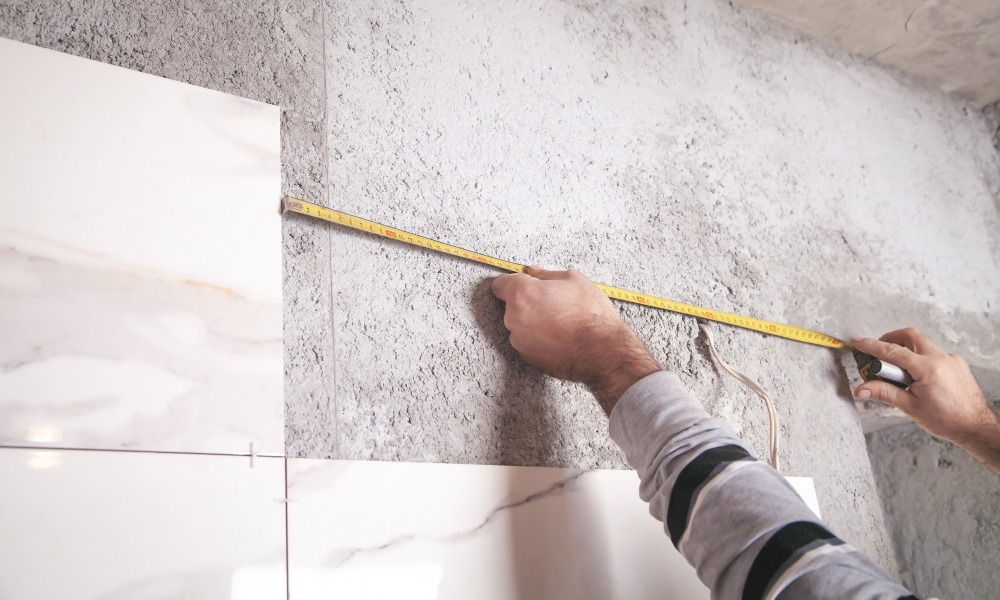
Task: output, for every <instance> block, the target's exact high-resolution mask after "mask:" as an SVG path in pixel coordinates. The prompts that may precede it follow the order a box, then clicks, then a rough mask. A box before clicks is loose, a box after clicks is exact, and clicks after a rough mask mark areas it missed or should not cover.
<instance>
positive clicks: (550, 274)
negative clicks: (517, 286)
mask: <svg viewBox="0 0 1000 600" xmlns="http://www.w3.org/2000/svg"><path fill="white" fill-rule="evenodd" d="M525 272H526V273H527V274H528V275H531V276H532V277H534V278H535V279H542V280H553V279H568V278H569V271H549V270H548V269H544V268H542V267H539V266H538V265H532V266H530V267H528V268H527V269H526V270H525Z"/></svg>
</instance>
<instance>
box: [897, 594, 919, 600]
mask: <svg viewBox="0 0 1000 600" xmlns="http://www.w3.org/2000/svg"><path fill="white" fill-rule="evenodd" d="M899 600H920V598H917V597H916V596H914V595H913V594H910V595H909V596H903V597H902V598H900V599H899Z"/></svg>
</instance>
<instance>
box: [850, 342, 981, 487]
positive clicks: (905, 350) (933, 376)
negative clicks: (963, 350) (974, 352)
mask: <svg viewBox="0 0 1000 600" xmlns="http://www.w3.org/2000/svg"><path fill="white" fill-rule="evenodd" d="M854 345H855V347H857V348H858V349H859V350H861V351H862V352H866V353H868V354H871V355H872V356H874V357H875V358H878V359H880V360H884V361H887V362H890V363H892V364H894V365H897V366H899V367H901V368H903V369H906V370H907V371H909V373H910V375H911V376H912V377H913V380H914V381H913V383H912V384H911V385H910V387H909V389H907V390H903V389H900V388H898V387H896V386H894V385H890V384H888V383H885V382H882V381H868V382H865V383H863V384H861V385H860V386H858V388H857V389H856V390H854V395H855V396H856V397H858V398H862V399H868V398H871V399H872V400H878V401H879V402H884V403H885V404H889V405H890V406H895V407H896V408H898V409H900V410H901V411H903V412H904V413H906V414H907V415H909V416H910V417H911V418H912V419H913V420H914V421H916V423H917V424H918V425H920V426H921V427H923V428H924V429H925V430H926V431H927V432H928V433H930V434H931V435H934V436H937V437H939V438H943V439H946V440H949V441H951V442H954V443H956V444H958V445H959V446H962V447H963V448H965V449H966V450H967V451H969V452H970V453H971V454H973V455H974V456H976V458H978V459H979V460H981V461H983V462H985V463H986V464H987V465H989V466H990V468H992V469H993V470H994V471H996V472H998V473H1000V417H998V416H997V414H996V413H995V412H994V411H993V409H992V408H991V407H990V405H989V403H988V402H987V401H986V395H985V394H983V390H982V389H981V388H980V387H979V383H978V382H977V381H976V378H975V376H974V375H973V374H972V370H971V369H970V368H969V365H968V364H967V363H966V362H965V360H963V359H962V357H961V356H958V355H957V354H948V353H946V352H944V351H943V350H941V349H940V348H938V347H937V346H936V345H935V344H934V342H932V341H931V340H930V338H928V337H927V336H926V335H924V334H923V333H922V332H921V331H919V330H917V329H914V328H912V327H910V328H907V329H900V330H897V331H891V332H889V333H887V334H885V335H883V336H882V337H881V338H880V339H878V340H873V339H869V338H856V339H855V340H854Z"/></svg>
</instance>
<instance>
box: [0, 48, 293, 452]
mask: <svg viewBox="0 0 1000 600" xmlns="http://www.w3.org/2000/svg"><path fill="white" fill-rule="evenodd" d="M279 124H280V115H279V109H278V108H277V107H274V106H269V105H266V104H262V103H259V102H254V101H249V100H244V99H241V98H237V97H234V96H229V95H226V94H222V93H218V92H214V91H210V90H205V89H201V88H197V87H194V86H190V85H186V84H182V83H178V82H174V81H169V80H167V79H161V78H158V77H153V76H150V75H145V74H142V73H137V72H133V71H128V70H126V69H121V68H118V67H113V66H109V65H105V64H101V63H97V62H93V61H88V60H85V59H82V58H77V57H73V56H69V55H66V54H60V53H57V52H53V51H49V50H44V49H40V48H36V47H34V46H29V45H25V44H19V43H16V42H11V41H8V40H2V39H0V330H2V331H3V336H2V338H0V444H3V445H24V444H43V445H44V444H52V445H57V446H65V447H74V448H110V449H125V448H127V449H148V450H170V451H188V452H215V453H245V452H247V451H248V449H249V444H250V442H254V443H255V445H256V450H257V452H260V453H269V454H283V452H284V427H283V425H284V424H283V397H282V376H283V374H282V369H283V365H282V348H281V343H282V342H281V338H282V335H281V284H282V281H281V221H280V217H279V215H278V213H277V205H278V201H279V196H280V175H279V137H278V134H279Z"/></svg>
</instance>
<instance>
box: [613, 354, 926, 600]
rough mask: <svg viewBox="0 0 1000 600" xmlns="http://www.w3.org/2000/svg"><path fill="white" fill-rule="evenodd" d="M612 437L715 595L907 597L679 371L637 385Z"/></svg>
mask: <svg viewBox="0 0 1000 600" xmlns="http://www.w3.org/2000/svg"><path fill="white" fill-rule="evenodd" d="M611 437H612V438H613V439H614V440H615V441H616V442H617V443H618V444H619V445H620V446H621V447H622V449H623V450H624V451H625V453H626V457H627V459H628V461H629V464H630V465H632V466H633V467H634V468H635V469H636V471H637V472H638V475H639V478H640V488H639V495H640V496H641V497H642V499H643V500H646V501H647V502H649V510H650V513H651V514H652V515H653V516H654V517H656V518H657V519H659V520H660V521H662V522H663V523H664V525H665V527H664V529H665V530H666V532H667V533H668V535H669V536H670V538H671V540H672V541H673V543H674V545H675V546H677V548H678V550H680V552H681V554H682V555H683V556H684V557H685V558H686V559H687V560H688V562H690V563H691V564H692V565H694V566H695V568H696V569H697V570H698V576H699V577H700V578H701V580H702V581H703V582H704V583H705V584H706V585H707V586H709V587H710V588H711V589H712V590H713V598H755V597H764V595H765V593H775V595H776V592H779V591H780V590H781V589H786V590H787V591H788V593H789V594H791V593H792V590H794V593H795V594H797V596H796V597H805V598H808V597H817V598H818V597H830V598H833V597H848V596H850V597H873V598H877V597H885V598H898V597H901V596H906V595H907V593H906V592H905V590H903V588H901V587H899V586H898V585H897V584H896V583H895V582H893V581H892V580H891V579H890V578H889V577H888V576H887V575H885V574H884V573H883V572H882V571H881V570H879V569H878V567H876V566H875V565H874V564H872V563H871V562H870V561H868V560H867V559H865V558H864V557H863V556H862V555H861V554H860V553H858V551H857V550H855V549H853V548H851V547H850V546H848V545H847V544H844V543H843V542H842V541H840V540H839V539H837V538H836V537H835V536H834V535H833V534H832V533H830V532H829V531H828V530H827V529H826V527H825V525H823V524H822V523H821V522H820V521H819V520H817V519H816V517H815V515H813V513H812V511H810V510H809V508H808V507H806V505H805V503H803V502H802V500H801V499H800V498H799V497H798V495H797V494H796V493H795V491H794V490H793V489H792V488H791V486H789V485H788V484H787V482H785V480H784V478H782V477H781V476H780V475H779V474H778V473H777V472H775V471H774V470H773V469H771V468H770V467H768V466H767V465H766V464H764V463H761V462H758V461H757V460H756V459H755V458H754V457H753V456H752V454H751V453H750V451H749V449H748V448H747V447H746V446H745V445H744V444H743V443H742V441H740V439H739V438H738V437H737V436H736V435H735V434H734V433H733V431H732V429H731V428H730V427H729V426H728V425H727V424H726V423H725V422H723V421H721V420H719V419H714V418H712V417H710V416H709V415H708V414H707V413H706V412H705V411H704V409H702V408H701V406H700V404H698V403H697V402H696V401H695V400H694V399H693V398H692V397H691V396H690V395H689V394H688V393H687V391H686V390H685V389H684V387H683V385H682V384H681V383H680V380H679V379H678V378H677V377H676V376H675V375H673V374H671V373H665V372H659V373H655V374H653V375H650V376H649V377H646V378H645V379H643V380H642V381H640V382H639V383H637V384H636V385H635V386H633V387H632V388H630V389H629V390H628V392H627V393H626V394H625V395H624V396H623V397H622V398H621V400H620V401H619V403H618V405H617V406H616V407H615V409H614V411H613V412H612V414H611ZM831 573H832V574H833V575H831ZM814 580H815V582H817V583H816V585H819V583H818V582H819V581H822V582H823V583H822V585H823V586H825V587H824V588H822V589H820V588H818V587H815V586H814V585H813V583H810V582H812V581H814ZM831 581H833V582H834V583H830V582H831ZM786 586H787V587H786Z"/></svg>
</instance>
